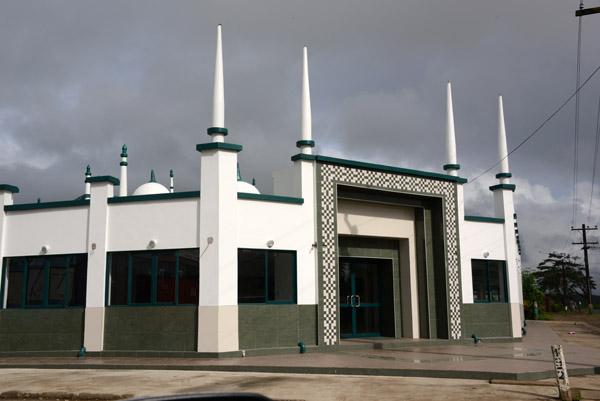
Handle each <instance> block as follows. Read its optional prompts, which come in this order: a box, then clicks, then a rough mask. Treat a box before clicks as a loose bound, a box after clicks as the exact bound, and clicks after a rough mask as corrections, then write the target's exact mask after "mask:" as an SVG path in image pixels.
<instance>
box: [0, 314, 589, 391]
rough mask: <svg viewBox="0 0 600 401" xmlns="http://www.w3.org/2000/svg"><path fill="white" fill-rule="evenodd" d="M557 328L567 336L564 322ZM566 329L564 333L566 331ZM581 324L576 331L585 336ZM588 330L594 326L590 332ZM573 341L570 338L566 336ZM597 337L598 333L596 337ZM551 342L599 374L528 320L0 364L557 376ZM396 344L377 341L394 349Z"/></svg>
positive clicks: (584, 351) (0, 363) (576, 366)
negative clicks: (240, 350) (261, 348)
mask: <svg viewBox="0 0 600 401" xmlns="http://www.w3.org/2000/svg"><path fill="white" fill-rule="evenodd" d="M552 324H554V325H556V324H559V325H560V324H562V325H563V326H556V327H557V328H556V331H557V332H558V333H560V334H561V335H563V336H569V334H567V333H568V331H571V330H572V329H571V326H570V324H569V323H566V322H555V323H552ZM563 331H564V332H565V333H563ZM585 331H586V329H585V326H582V325H579V326H578V327H577V330H576V332H579V334H575V335H572V338H576V336H578V335H583V334H584V333H585ZM588 331H590V330H588ZM566 339H567V340H568V339H569V338H568V337H567V338H566ZM596 340H598V337H596ZM552 344H562V345H563V348H564V353H565V359H566V363H567V367H568V370H569V373H570V375H582V374H597V373H600V349H598V348H590V347H587V346H582V345H578V344H569V343H566V342H565V341H564V340H562V339H561V338H560V337H559V336H558V335H557V334H556V333H555V332H554V331H553V330H552V329H551V328H550V327H549V326H548V324H546V323H543V322H535V321H532V322H529V325H528V327H527V335H526V336H525V337H524V338H523V342H518V343H486V342H485V341H484V342H482V343H480V344H477V345H474V344H469V345H441V346H439V345H435V346H417V347H399V348H383V349H356V348H357V347H356V346H354V345H349V346H347V347H342V350H341V351H340V352H332V353H306V354H288V355H271V356H255V357H247V358H224V359H201V358H125V357H119V358H109V357H86V358H75V357H73V358H66V357H31V358H0V368H5V369H6V368H42V369H45V368H56V369H67V368H70V369H143V370H195V371H229V372H272V373H306V374H345V375H377V376H410V377H438V378H467V379H492V378H494V379H517V380H535V379H542V378H549V377H553V375H554V370H553V369H554V365H553V362H552V356H551V352H550V346H551V345H552ZM393 345H394V344H393V342H392V343H390V342H387V343H386V344H378V346H382V347H391V346H393Z"/></svg>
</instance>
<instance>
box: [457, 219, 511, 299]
mask: <svg viewBox="0 0 600 401" xmlns="http://www.w3.org/2000/svg"><path fill="white" fill-rule="evenodd" d="M460 227H461V231H460V238H461V244H460V255H461V267H462V269H461V273H462V274H461V276H462V293H463V303H467V304H470V303H473V276H472V275H471V259H486V258H485V256H484V253H486V252H488V253H489V255H488V257H487V259H494V260H505V258H506V256H505V253H504V231H503V230H504V224H502V223H489V222H480V221H463V222H462V224H461V225H460Z"/></svg>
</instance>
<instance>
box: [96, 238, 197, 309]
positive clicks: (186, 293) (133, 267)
mask: <svg viewBox="0 0 600 401" xmlns="http://www.w3.org/2000/svg"><path fill="white" fill-rule="evenodd" d="M198 258H199V250H198V248H195V249H179V250H169V251H152V252H146V251H141V252H112V253H109V254H108V269H107V270H108V272H107V273H108V283H109V285H108V286H107V296H106V301H107V302H106V303H107V305H113V306H116V305H120V306H127V305H197V304H198V294H199V291H198V289H199V274H200V268H199V264H198Z"/></svg>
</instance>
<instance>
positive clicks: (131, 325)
mask: <svg viewBox="0 0 600 401" xmlns="http://www.w3.org/2000/svg"><path fill="white" fill-rule="evenodd" d="M197 332H198V307H197V306H142V307H112V308H106V309H105V318H104V350H105V351H196V350H197V349H198V347H197V343H198V340H197Z"/></svg>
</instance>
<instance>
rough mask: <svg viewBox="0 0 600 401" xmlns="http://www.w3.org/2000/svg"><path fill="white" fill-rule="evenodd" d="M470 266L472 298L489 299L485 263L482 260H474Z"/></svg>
mask: <svg viewBox="0 0 600 401" xmlns="http://www.w3.org/2000/svg"><path fill="white" fill-rule="evenodd" d="M472 266H473V270H472V275H473V300H475V301H489V298H488V284H487V266H486V263H485V261H484V260H474V261H473V262H472Z"/></svg>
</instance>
